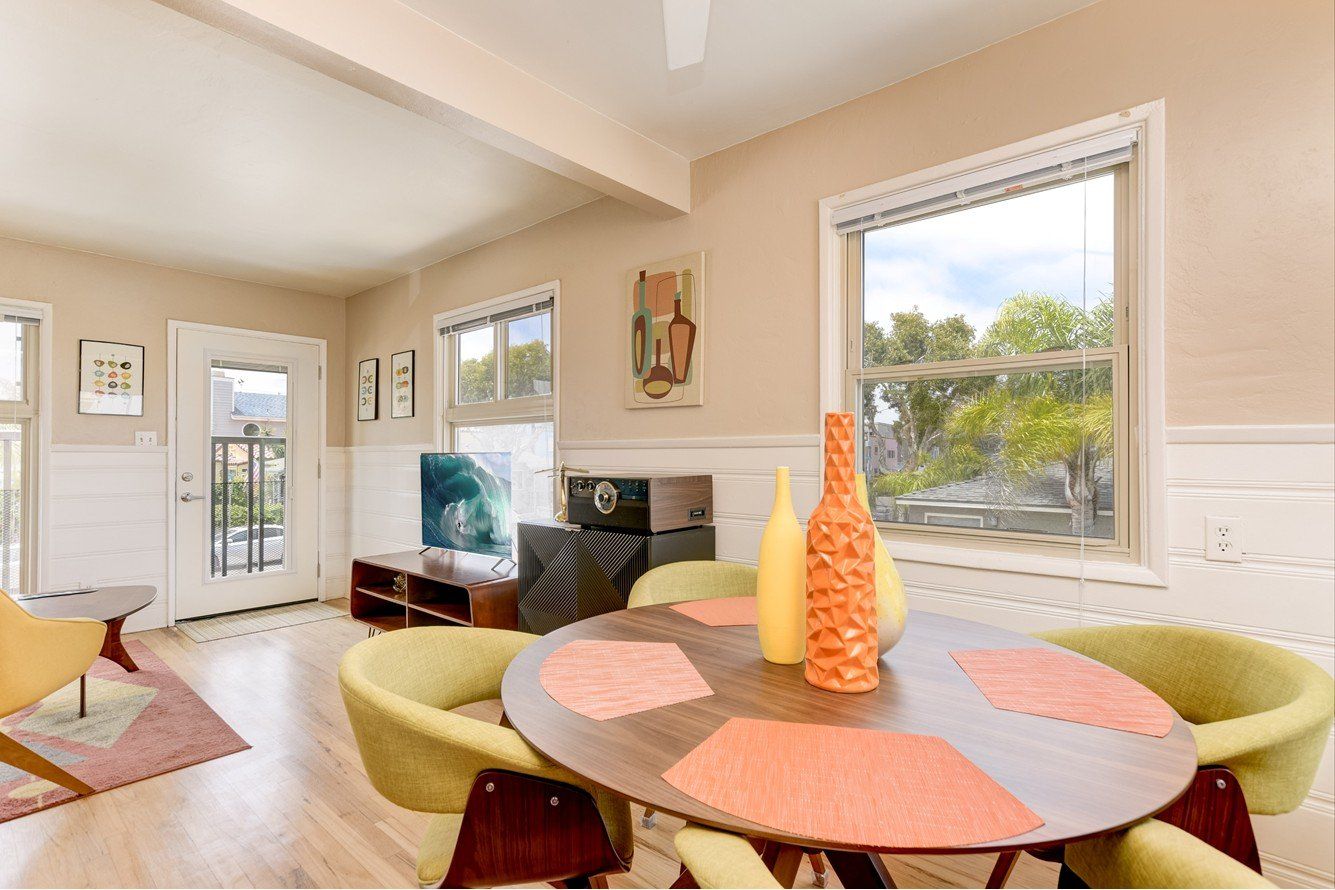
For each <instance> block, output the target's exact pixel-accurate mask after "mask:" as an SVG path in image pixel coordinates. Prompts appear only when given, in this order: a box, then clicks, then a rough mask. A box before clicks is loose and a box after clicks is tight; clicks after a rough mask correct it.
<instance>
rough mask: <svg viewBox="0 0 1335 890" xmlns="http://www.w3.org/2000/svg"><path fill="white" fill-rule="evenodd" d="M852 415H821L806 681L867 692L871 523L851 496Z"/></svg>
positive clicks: (872, 683)
mask: <svg viewBox="0 0 1335 890" xmlns="http://www.w3.org/2000/svg"><path fill="white" fill-rule="evenodd" d="M856 429H857V425H856V422H855V421H854V418H853V415H852V414H847V413H842V412H831V413H829V414H826V415H825V493H824V495H823V496H822V497H821V500H820V503H819V504H817V505H816V509H815V510H814V511H813V512H812V514H811V520H810V521H809V522H808V523H807V670H806V678H807V682H808V683H810V684H811V685H812V686H816V687H819V688H821V689H828V690H829V691H831V692H870V691H871V690H873V689H875V688H876V686H877V684H878V683H880V681H881V678H880V674H879V672H878V671H877V654H876V550H875V540H876V538H875V534H876V526H875V525H874V524H873V523H872V519H871V516H870V515H868V513H867V511H866V509H864V508H863V506H862V504H860V503H859V502H858V496H857V482H856V470H857V467H856V466H855V463H856V449H855V448H854V445H853V436H854V434H855V431H856Z"/></svg>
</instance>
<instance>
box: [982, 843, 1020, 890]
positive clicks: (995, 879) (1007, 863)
mask: <svg viewBox="0 0 1335 890" xmlns="http://www.w3.org/2000/svg"><path fill="white" fill-rule="evenodd" d="M1019 858H1020V854H1019V853H1018V852H1017V851H1015V850H1010V851H1008V852H1006V853H1002V854H1000V855H999V856H997V864H996V865H994V866H992V874H990V875H989V876H988V878H987V884H986V885H985V886H986V887H987V888H988V890H1000V888H1002V887H1005V886H1006V881H1007V880H1008V879H1009V878H1010V876H1011V870H1012V869H1013V868H1015V860H1016V859H1019Z"/></svg>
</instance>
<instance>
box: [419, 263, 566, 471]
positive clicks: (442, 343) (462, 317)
mask: <svg viewBox="0 0 1335 890" xmlns="http://www.w3.org/2000/svg"><path fill="white" fill-rule="evenodd" d="M547 295H550V296H551V299H552V308H551V313H552V324H551V341H552V346H551V349H552V391H551V394H550V395H546V396H527V397H523V398H511V399H507V398H498V399H496V400H495V401H492V402H478V403H474V404H465V405H456V404H454V394H455V386H456V385H457V380H456V375H455V357H454V351H453V349H452V348H451V346H450V337H449V336H447V335H444V334H441V333H440V331H441V329H442V328H445V327H448V326H449V325H453V324H459V323H461V322H465V321H468V320H470V319H474V318H480V317H482V316H487V315H492V314H495V313H499V312H506V311H509V310H511V309H516V308H519V307H521V306H524V305H526V304H532V303H534V302H536V301H538V300H540V299H542V298H544V297H545V296H547ZM560 311H561V282H560V281H548V282H545V283H543V284H537V285H534V286H533V287H526V288H524V289H523V290H519V291H515V292H514V293H509V294H505V295H504V296H500V297H495V298H493V299H490V300H484V301H482V302H480V303H473V304H470V305H468V306H464V307H460V308H459V309H451V310H448V311H446V312H439V313H437V314H436V315H435V316H433V317H432V328H431V329H432V331H433V332H434V335H435V346H434V354H435V369H434V378H435V382H436V386H435V390H436V392H435V418H436V421H435V446H436V449H437V450H438V451H452V450H453V449H454V444H453V443H454V433H453V427H454V425H468V426H482V425H487V424H505V423H526V422H533V421H548V420H550V421H551V423H552V451H553V455H552V457H553V461H552V465H553V466H556V465H557V464H559V463H560V456H559V451H560V444H559V442H560V429H561V426H560V423H561V421H560V410H559V405H560V391H561V359H560V355H561V351H560V346H559V343H560V327H561V326H560ZM498 331H499V328H498ZM501 339H502V338H501V337H500V335H499V333H498V334H497V342H496V343H495V349H496V391H497V393H498V395H499V394H501V393H504V392H505V360H504V359H505V353H504V351H503V350H504V345H505V344H503V343H501V342H500V340H501Z"/></svg>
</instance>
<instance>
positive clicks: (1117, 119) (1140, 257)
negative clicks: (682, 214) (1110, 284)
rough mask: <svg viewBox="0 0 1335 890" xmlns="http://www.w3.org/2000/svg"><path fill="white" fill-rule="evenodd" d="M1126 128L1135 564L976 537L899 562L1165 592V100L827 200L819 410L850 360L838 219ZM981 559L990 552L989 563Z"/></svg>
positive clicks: (829, 403) (895, 542) (915, 545)
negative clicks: (1130, 156)
mask: <svg viewBox="0 0 1335 890" xmlns="http://www.w3.org/2000/svg"><path fill="white" fill-rule="evenodd" d="M1129 127H1134V128H1136V129H1138V130H1139V133H1138V140H1137V141H1138V149H1137V154H1138V157H1137V164H1138V167H1139V176H1138V177H1137V180H1138V181H1137V182H1136V183H1133V187H1134V188H1136V189H1137V193H1136V201H1135V204H1136V205H1137V206H1138V208H1139V218H1138V221H1137V222H1138V225H1137V226H1136V236H1137V244H1136V257H1137V264H1136V268H1135V270H1134V273H1133V274H1134V275H1135V285H1136V293H1137V296H1138V298H1139V302H1138V304H1137V309H1136V311H1135V312H1134V313H1133V314H1134V315H1135V319H1134V322H1135V330H1134V331H1132V332H1131V333H1132V336H1133V339H1134V341H1135V342H1136V343H1137V345H1138V349H1137V351H1136V352H1137V355H1136V361H1135V364H1134V367H1133V369H1132V376H1133V377H1134V386H1135V403H1136V408H1137V411H1136V416H1134V417H1132V418H1130V425H1129V430H1130V431H1133V432H1134V435H1133V441H1134V448H1135V458H1136V459H1137V461H1138V463H1139V474H1138V479H1137V480H1136V481H1137V485H1138V491H1137V494H1138V495H1139V504H1140V515H1139V522H1138V523H1137V524H1136V525H1137V529H1136V538H1137V539H1136V541H1135V542H1134V543H1135V547H1134V548H1133V552H1134V554H1135V560H1134V561H1133V562H1127V561H1124V560H1123V561H1118V560H1115V559H1108V560H1105V559H1100V558H1099V557H1098V555H1097V553H1096V552H1092V551H1094V549H1095V548H1081V550H1080V552H1079V553H1078V554H1077V555H1072V556H1064V555H1050V554H1046V553H1039V552H1033V551H1026V550H1025V549H1024V548H1019V549H1017V548H1009V549H1008V548H1005V547H1001V548H999V549H993V548H991V547H990V546H988V545H987V544H986V543H983V542H980V541H979V540H977V539H974V538H967V537H963V536H960V539H959V540H945V539H946V538H947V537H948V536H945V535H943V536H941V540H931V541H926V540H919V539H915V540H909V541H905V540H899V539H897V537H896V536H891V537H890V538H889V539H888V540H887V543H888V544H889V546H890V547H891V550H892V553H893V554H894V555H895V556H896V557H897V558H900V559H904V560H908V561H916V562H927V563H936V564H943V565H956V566H967V567H975V568H976V567H979V566H980V565H983V564H985V565H986V566H987V567H988V568H989V569H999V570H1002V571H1013V572H1022V573H1028V574H1041V575H1052V576H1058V577H1072V578H1081V579H1088V580H1103V581H1112V582H1121V583H1132V584H1142V585H1151V586H1158V587H1163V586H1167V583H1168V542H1167V528H1166V518H1167V510H1166V478H1165V477H1166V473H1165V466H1164V461H1165V450H1164V391H1163V379H1164V375H1163V309H1164V255H1163V254H1164V248H1163V244H1164V102H1163V100H1162V99H1160V100H1156V101H1154V102H1149V103H1146V104H1144V105H1138V106H1136V107H1134V108H1130V109H1126V110H1124V111H1120V112H1117V113H1115V114H1110V115H1106V116H1104V117H1100V118H1096V119H1094V120H1091V121H1086V122H1084V123H1081V124H1076V125H1074V126H1070V127H1066V128H1063V129H1061V130H1058V131H1056V132H1053V133H1049V134H1046V135H1042V136H1037V137H1034V138H1032V139H1026V140H1024V141H1022V142H1017V143H1014V144H1012V145H1008V146H1005V147H1002V148H997V149H993V150H991V151H986V152H982V153H980V154H977V155H973V156H971V157H968V158H962V159H960V160H956V161H951V162H949V163H945V164H940V165H937V166H935V167H931V168H929V169H926V170H920V171H917V172H914V173H910V174H906V175H904V176H900V177H896V178H894V179H891V180H888V181H885V182H880V183H876V184H874V185H869V186H866V187H863V188H860V189H855V190H852V191H848V192H844V193H842V194H839V195H833V196H831V197H828V198H825V199H823V200H822V201H821V202H820V204H819V206H818V211H817V212H818V223H819V229H818V231H819V232H820V244H819V248H820V406H821V413H822V415H823V414H824V413H825V412H828V411H842V410H845V408H844V406H845V404H846V403H847V397H846V394H845V383H846V377H845V362H846V356H847V342H848V337H849V331H848V314H849V313H848V294H847V290H848V288H847V282H846V280H845V270H846V267H847V263H846V259H847V258H846V256H845V237H844V236H842V235H840V234H838V233H837V232H836V231H835V226H834V223H833V218H834V216H835V214H836V213H837V212H838V211H840V210H842V209H844V208H847V207H851V206H853V205H857V204H863V203H865V202H868V201H872V200H875V199H877V198H882V197H885V196H888V195H891V194H896V193H900V192H905V191H908V190H910V189H914V188H919V187H921V186H925V185H929V184H931V183H934V182H938V181H941V180H945V179H950V178H954V177H959V176H963V175H965V174H969V173H972V172H974V171H978V170H981V169H983V168H988V167H994V166H996V165H999V164H1003V163H1007V162H1010V161H1015V160H1019V159H1022V158H1025V157H1029V156H1032V155H1036V154H1039V153H1041V152H1045V151H1052V150H1056V149H1059V148H1061V147H1063V146H1066V145H1070V144H1071V143H1074V142H1081V141H1085V140H1091V139H1096V138H1098V137H1101V136H1106V135H1108V134H1111V133H1115V132H1118V131H1123V130H1126V129H1128V128H1129ZM980 551H985V552H986V559H985V561H983V560H980Z"/></svg>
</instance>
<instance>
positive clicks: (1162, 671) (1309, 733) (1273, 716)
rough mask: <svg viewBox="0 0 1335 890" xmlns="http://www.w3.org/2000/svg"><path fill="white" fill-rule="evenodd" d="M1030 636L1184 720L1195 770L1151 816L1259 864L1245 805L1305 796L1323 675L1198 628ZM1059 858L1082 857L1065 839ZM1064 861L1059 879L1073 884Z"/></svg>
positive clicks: (1331, 690)
mask: <svg viewBox="0 0 1335 890" xmlns="http://www.w3.org/2000/svg"><path fill="white" fill-rule="evenodd" d="M1034 636H1036V637H1039V638H1040V639H1043V640H1047V641H1048V642H1050V643H1056V644H1057V645H1058V646H1064V647H1065V648H1067V649H1071V650H1073V651H1075V652H1079V653H1081V654H1082V655H1086V656H1088V657H1090V658H1093V659H1094V660H1096V661H1100V662H1102V663H1104V664H1106V665H1108V666H1110V667H1112V668H1115V669H1116V670H1118V671H1121V672H1122V673H1124V674H1126V675H1127V676H1129V677H1132V678H1133V679H1135V680H1137V681H1139V682H1140V683H1142V684H1144V685H1145V686H1147V687H1148V688H1150V689H1151V690H1153V691H1154V692H1155V693H1156V694H1157V695H1158V696H1159V697H1161V698H1162V699H1164V701H1166V702H1168V704H1170V705H1172V707H1173V708H1174V710H1176V711H1177V712H1178V713H1179V714H1181V715H1182V718H1183V719H1184V720H1186V721H1187V722H1188V723H1190V724H1191V732H1192V735H1193V736H1195V738H1196V754H1197V763H1198V772H1197V774H1196V778H1195V780H1194V781H1193V782H1192V784H1191V785H1190V787H1189V788H1188V789H1187V792H1186V793H1185V794H1184V795H1183V796H1182V797H1181V798H1180V799H1179V800H1178V801H1177V802H1176V803H1174V804H1173V805H1172V806H1171V807H1169V808H1168V809H1167V810H1165V811H1164V812H1162V813H1160V814H1159V815H1158V817H1157V818H1158V820H1160V821H1162V822H1166V823H1169V824H1172V825H1176V826H1178V827H1180V828H1182V829H1184V830H1185V831H1187V832H1190V833H1191V834H1193V835H1195V836H1196V837H1198V838H1200V839H1201V840H1202V841H1204V842H1205V843H1207V844H1209V845H1210V846H1212V847H1214V848H1216V849H1218V850H1221V851H1223V852H1224V853H1227V854H1228V855H1229V856H1232V857H1233V858H1234V859H1236V860H1238V861H1239V862H1241V863H1242V864H1244V865H1246V866H1247V867H1248V868H1250V869H1252V870H1253V871H1257V872H1259V871H1260V870H1261V859H1260V854H1259V852H1258V850H1257V847H1256V837H1255V835H1254V834H1253V833H1252V823H1251V819H1250V816H1249V813H1255V814H1264V815H1277V814H1279V813H1287V812H1289V811H1291V810H1293V809H1295V808H1296V807H1297V806H1298V805H1299V804H1300V803H1302V802H1303V800H1304V799H1305V798H1306V797H1307V794H1308V792H1309V791H1310V790H1311V787H1312V781H1313V779H1314V778H1315V776H1316V771H1317V768H1318V766H1319V765H1320V763H1321V756H1322V754H1323V752H1324V750H1325V745H1326V738H1327V736H1328V735H1329V733H1330V727H1331V719H1332V708H1335V681H1333V680H1332V679H1331V677H1330V675H1329V674H1327V673H1326V672H1325V671H1323V670H1322V669H1321V668H1319V667H1318V666H1317V665H1315V664H1313V663H1312V662H1310V661H1308V660H1307V659H1306V658H1303V657H1302V656H1300V655H1296V654H1294V653H1292V652H1289V651H1288V650H1286V649H1281V648H1279V647H1277V646H1272V645H1269V644H1268V643H1262V642H1260V641H1258V640H1253V639H1250V638H1248V637H1243V636H1239V635H1237V634H1230V633H1224V632H1222V631H1216V630H1207V629H1204V628H1195V627H1177V626H1172V625H1131V626H1123V627H1084V628H1071V629H1065V630H1052V631H1044V632H1042V633H1038V634H1035V635H1034ZM1087 843H1093V842H1087ZM1066 858H1067V861H1068V862H1071V861H1076V860H1077V859H1078V860H1081V861H1085V854H1084V852H1083V851H1076V850H1075V848H1074V847H1069V848H1067V850H1066ZM1069 869H1070V866H1069V865H1068V866H1066V867H1065V868H1064V871H1063V876H1062V877H1063V881H1064V884H1063V886H1079V882H1078V880H1075V878H1076V876H1075V875H1072V874H1069V873H1068V872H1069Z"/></svg>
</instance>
